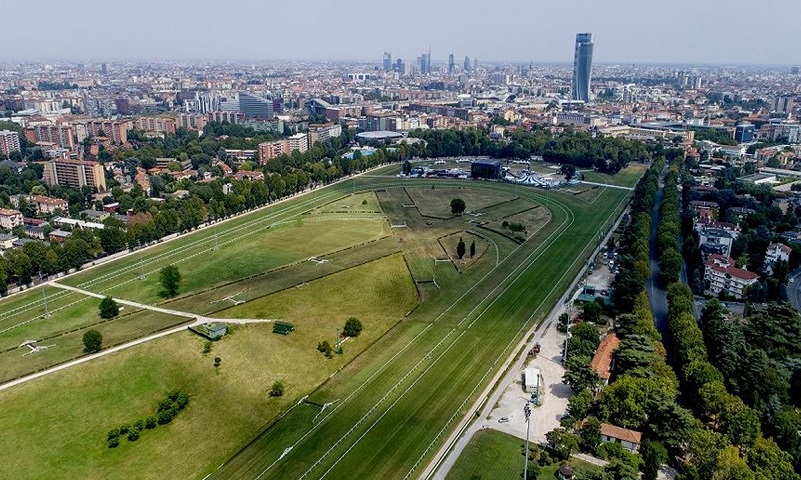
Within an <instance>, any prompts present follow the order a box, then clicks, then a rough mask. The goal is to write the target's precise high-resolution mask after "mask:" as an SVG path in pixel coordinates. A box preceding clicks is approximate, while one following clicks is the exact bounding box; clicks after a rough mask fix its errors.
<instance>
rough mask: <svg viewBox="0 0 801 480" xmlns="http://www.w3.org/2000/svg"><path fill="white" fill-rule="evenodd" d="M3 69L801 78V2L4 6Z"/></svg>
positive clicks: (150, 0) (349, 0)
mask: <svg viewBox="0 0 801 480" xmlns="http://www.w3.org/2000/svg"><path fill="white" fill-rule="evenodd" d="M2 3H3V6H2V17H3V22H2V27H1V28H0V60H59V59H64V60H87V61H92V60H108V61H114V60H164V59H167V60H168V59H176V60H180V59H236V60H240V59H248V60H250V59H252V60H271V59H336V60H350V59H355V60H367V59H375V60H376V62H380V61H381V55H382V53H383V52H384V51H385V50H389V51H392V54H393V59H395V58H398V57H402V58H404V59H405V60H407V62H408V61H414V58H415V57H416V56H418V55H419V54H420V53H422V52H424V51H427V50H428V47H429V45H431V51H432V57H433V61H434V62H444V61H445V60H446V59H447V55H448V53H451V52H453V53H454V54H456V58H457V59H458V60H457V61H458V62H459V63H461V59H463V58H464V56H465V55H469V56H470V57H471V58H473V57H478V58H479V59H485V60H490V59H494V60H534V61H548V62H553V61H556V62H572V56H573V41H574V38H575V33H576V32H581V31H589V32H592V33H593V34H594V36H595V61H597V62H626V63H633V62H638V63H639V62H652V63H729V64H732V63H742V64H755V63H756V64H801V37H799V30H798V20H799V19H801V0H760V1H758V2H754V1H752V0H549V1H543V0H506V1H501V0H496V1H475V0H392V1H384V0H299V1H298V0H296V1H286V0H284V1H277V0H127V1H116V0H104V1H99V0H73V1H63V0H40V1H39V2H36V8H34V9H31V5H29V2H27V1H19V0H17V1H12V0H9V1H4V2H2Z"/></svg>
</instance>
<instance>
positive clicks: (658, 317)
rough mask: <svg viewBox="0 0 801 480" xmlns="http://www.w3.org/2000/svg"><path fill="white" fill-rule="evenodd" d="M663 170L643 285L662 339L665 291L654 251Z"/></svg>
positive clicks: (653, 210) (661, 177)
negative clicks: (646, 274)
mask: <svg viewBox="0 0 801 480" xmlns="http://www.w3.org/2000/svg"><path fill="white" fill-rule="evenodd" d="M665 172H667V167H665V169H664V170H663V171H662V174H661V175H660V176H659V190H657V192H656V199H655V200H654V208H653V209H652V210H651V240H650V250H651V277H650V278H649V279H648V282H647V283H646V285H645V288H646V290H647V292H648V299H649V300H650V301H651V312H652V313H653V315H654V322H656V328H657V329H658V330H659V332H660V333H662V339H663V341H664V338H665V335H666V334H667V310H668V305H667V291H666V290H665V287H664V285H663V284H662V282H661V281H660V279H659V260H658V255H657V252H656V228H657V225H658V224H659V206H660V205H662V197H664V195H665V182H664V179H665Z"/></svg>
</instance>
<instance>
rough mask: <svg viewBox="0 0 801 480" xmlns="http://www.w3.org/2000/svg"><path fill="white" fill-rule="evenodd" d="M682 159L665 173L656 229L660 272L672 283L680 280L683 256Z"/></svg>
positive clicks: (668, 282) (673, 163)
mask: <svg viewBox="0 0 801 480" xmlns="http://www.w3.org/2000/svg"><path fill="white" fill-rule="evenodd" d="M681 165H682V159H681V158H677V159H675V160H674V161H673V162H671V164H670V169H669V170H668V172H667V174H666V175H665V188H664V195H663V197H662V203H661V204H660V206H659V225H658V226H657V229H656V252H657V255H658V259H659V273H660V276H661V278H662V281H663V282H665V283H666V284H668V285H669V284H671V283H674V282H677V281H678V280H679V275H680V274H681V264H682V257H681V252H680V250H679V238H680V237H681V217H680V216H679V190H678V178H679V173H680V168H681Z"/></svg>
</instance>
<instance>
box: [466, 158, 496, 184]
mask: <svg viewBox="0 0 801 480" xmlns="http://www.w3.org/2000/svg"><path fill="white" fill-rule="evenodd" d="M470 176H471V177H472V178H489V179H492V180H497V179H499V178H501V161H500V160H476V161H474V162H473V163H472V164H471V165H470Z"/></svg>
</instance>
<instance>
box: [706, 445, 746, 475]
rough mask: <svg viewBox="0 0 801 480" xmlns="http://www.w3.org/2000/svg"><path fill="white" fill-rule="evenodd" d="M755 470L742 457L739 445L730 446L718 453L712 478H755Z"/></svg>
mask: <svg viewBox="0 0 801 480" xmlns="http://www.w3.org/2000/svg"><path fill="white" fill-rule="evenodd" d="M755 479H756V477H755V476H754V472H753V471H752V470H751V469H750V468H749V467H748V464H747V463H746V462H745V460H743V459H742V458H741V457H740V451H739V450H738V449H737V447H734V446H728V447H725V448H723V449H722V450H721V451H720V453H718V456H717V459H716V465H715V473H714V474H712V480H755Z"/></svg>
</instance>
